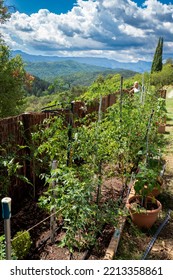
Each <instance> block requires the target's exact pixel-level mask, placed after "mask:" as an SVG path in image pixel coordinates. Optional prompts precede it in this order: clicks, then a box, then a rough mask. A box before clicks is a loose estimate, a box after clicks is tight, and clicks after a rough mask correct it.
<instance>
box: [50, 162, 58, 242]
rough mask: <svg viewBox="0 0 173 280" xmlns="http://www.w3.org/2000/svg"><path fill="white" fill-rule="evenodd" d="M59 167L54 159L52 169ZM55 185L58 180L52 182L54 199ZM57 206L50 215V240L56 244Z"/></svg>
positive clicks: (53, 196)
mask: <svg viewBox="0 0 173 280" xmlns="http://www.w3.org/2000/svg"><path fill="white" fill-rule="evenodd" d="M56 168H57V161H56V160H53V162H52V170H55V169H56ZM55 186H56V182H55V181H53V182H52V199H53V201H54V198H55V190H54V189H55ZM55 212H56V208H55V206H54V207H53V208H52V210H51V216H50V240H51V243H52V244H54V243H55V229H56V215H55Z"/></svg>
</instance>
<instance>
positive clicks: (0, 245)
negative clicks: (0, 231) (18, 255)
mask: <svg viewBox="0 0 173 280" xmlns="http://www.w3.org/2000/svg"><path fill="white" fill-rule="evenodd" d="M4 241H5V236H4V235H1V236H0V260H5V244H4Z"/></svg>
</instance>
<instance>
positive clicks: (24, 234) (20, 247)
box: [11, 231, 32, 260]
mask: <svg viewBox="0 0 173 280" xmlns="http://www.w3.org/2000/svg"><path fill="white" fill-rule="evenodd" d="M11 245H12V248H13V251H14V253H15V255H16V256H17V258H18V259H19V260H23V259H24V258H25V257H26V256H27V254H28V253H29V251H30V248H31V245H32V241H31V236H30V234H29V232H28V231H18V232H17V233H16V234H15V236H14V238H13V240H12V242H11Z"/></svg>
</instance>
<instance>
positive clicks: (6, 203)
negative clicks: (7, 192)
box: [1, 197, 11, 260]
mask: <svg viewBox="0 0 173 280" xmlns="http://www.w3.org/2000/svg"><path fill="white" fill-rule="evenodd" d="M1 204H2V218H3V219H4V232H5V250H6V259H7V260H11V228H10V218H11V198H10V197H4V198H3V199H2V200H1Z"/></svg>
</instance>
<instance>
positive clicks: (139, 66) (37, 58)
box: [12, 51, 151, 73]
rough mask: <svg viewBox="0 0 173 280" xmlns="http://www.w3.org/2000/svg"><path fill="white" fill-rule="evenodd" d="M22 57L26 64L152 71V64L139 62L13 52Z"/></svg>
mask: <svg viewBox="0 0 173 280" xmlns="http://www.w3.org/2000/svg"><path fill="white" fill-rule="evenodd" d="M17 54H19V55H21V56H22V58H23V60H24V61H26V62H62V61H69V60H70V61H75V62H79V63H84V64H89V65H94V66H99V67H105V68H109V69H126V70H131V71H135V72H140V73H142V72H148V71H150V69H151V62H146V61H142V60H140V61H138V62H127V63H125V62H119V61H116V60H114V59H108V58H98V57H59V56H42V55H30V54H27V53H24V52H22V51H13V52H12V55H13V56H15V55H17Z"/></svg>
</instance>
